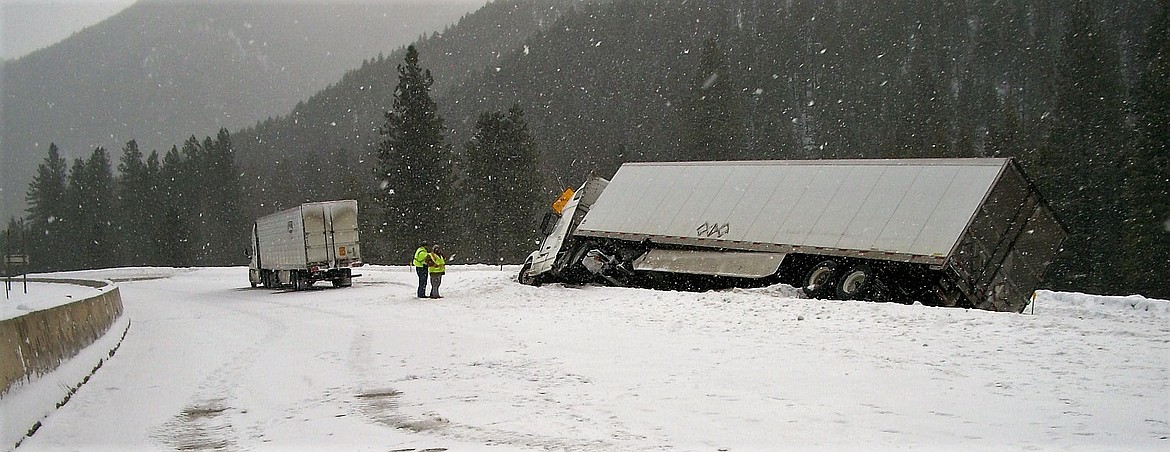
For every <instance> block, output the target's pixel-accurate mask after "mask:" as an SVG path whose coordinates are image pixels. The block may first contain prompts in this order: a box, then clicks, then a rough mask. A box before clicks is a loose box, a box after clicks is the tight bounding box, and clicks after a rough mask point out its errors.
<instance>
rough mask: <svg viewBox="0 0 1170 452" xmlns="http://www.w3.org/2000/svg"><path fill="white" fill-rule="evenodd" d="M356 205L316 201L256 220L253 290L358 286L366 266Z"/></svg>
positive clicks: (251, 269) (251, 272)
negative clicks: (360, 268) (355, 271)
mask: <svg viewBox="0 0 1170 452" xmlns="http://www.w3.org/2000/svg"><path fill="white" fill-rule="evenodd" d="M357 213H358V206H357V201H354V200H343V201H324V202H312V203H306V204H302V205H300V206H297V207H293V208H291V209H288V210H284V211H280V212H277V213H274V214H271V215H268V216H265V217H263V218H260V219H258V220H256V222H255V223H254V224H253V225H252V244H251V250H250V252H249V255H250V256H249V258H250V262H249V266H248V267H249V271H248V279H249V281H250V282H251V284H252V287H256V286H260V285H262V286H264V287H269V288H278V287H291V288H292V289H293V290H303V289H306V288H308V287H310V286H312V285H313V283H314V282H316V281H330V282H331V283H333V285H334V286H337V287H348V286H350V285H352V284H353V277H355V276H359V275H354V274H353V273H352V269H351V268H352V267H357V266H360V265H362V257H361V256H362V254H361V242H360V241H359V240H358V218H357Z"/></svg>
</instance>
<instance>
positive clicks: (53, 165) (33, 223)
mask: <svg viewBox="0 0 1170 452" xmlns="http://www.w3.org/2000/svg"><path fill="white" fill-rule="evenodd" d="M68 174H69V168H68V164H67V163H66V161H65V159H64V158H62V157H61V155H60V151H59V150H58V149H57V145H56V144H49V155H48V156H46V157H45V162H44V163H42V164H40V165H39V166H38V167H37V174H36V176H34V177H33V180H32V183H30V184H29V187H28V193H27V194H26V195H25V200H26V201H27V202H28V210H27V212H28V216H27V217H25V222H26V223H27V225H28V229H29V231H30V234H29V237H28V245H29V250H28V252H29V253H30V254H31V258H30V260H31V261H32V262H31V269H35V270H57V269H60V268H61V267H58V265H59V263H61V262H62V261H63V259H64V258H65V256H66V255H67V254H72V253H71V252H70V249H69V248H67V247H66V246H65V244H64V243H62V240H64V239H65V233H64V229H63V225H64V223H63V220H64V219H65V216H66V214H65V212H66V211H67V209H68V203H67V198H66V197H65V187H66V179H67V177H68Z"/></svg>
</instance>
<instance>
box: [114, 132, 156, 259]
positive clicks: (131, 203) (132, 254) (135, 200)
mask: <svg viewBox="0 0 1170 452" xmlns="http://www.w3.org/2000/svg"><path fill="white" fill-rule="evenodd" d="M118 172H119V174H120V175H121V176H120V177H119V178H118V180H117V194H118V196H117V197H116V200H117V212H118V222H117V224H115V227H114V229H115V237H116V241H117V243H118V250H119V260H118V264H119V265H146V264H147V263H149V262H150V261H151V260H152V259H151V257H150V253H151V252H152V251H153V248H154V247H153V246H152V243H151V240H149V238H148V237H149V235H148V233H147V231H148V229H149V228H150V224H151V205H150V204H151V198H153V197H155V196H157V193H155V192H154V190H152V188H151V187H152V185H153V184H154V181H153V180H152V179H151V174H150V172H149V169H148V167H147V165H146V162H144V161H143V159H142V151H141V150H139V149H138V142H137V141H135V140H130V141H129V142H127V143H126V146H124V147H123V148H122V158H121V161H120V162H119V163H118Z"/></svg>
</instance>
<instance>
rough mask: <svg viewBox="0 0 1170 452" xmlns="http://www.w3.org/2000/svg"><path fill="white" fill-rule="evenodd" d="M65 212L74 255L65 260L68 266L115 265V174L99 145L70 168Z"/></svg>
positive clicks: (88, 267)
mask: <svg viewBox="0 0 1170 452" xmlns="http://www.w3.org/2000/svg"><path fill="white" fill-rule="evenodd" d="M65 192H66V198H67V199H68V200H69V207H68V208H67V209H66V212H65V221H66V227H65V229H66V234H65V235H66V237H67V239H66V240H64V241H63V243H64V244H66V245H67V246H68V247H69V248H68V249H70V250H71V251H72V253H70V256H69V257H71V258H72V259H68V258H67V259H66V260H65V261H63V267H64V268H66V269H76V268H86V269H90V268H103V267H109V266H112V265H114V262H115V258H114V253H115V248H114V246H113V242H114V241H113V238H112V237H113V231H111V229H112V226H113V218H114V217H113V212H112V209H113V197H114V192H113V175H112V174H111V170H110V159H109V157H108V156H107V154H106V150H105V149H104V148H101V147H98V148H96V149H94V150H93V153H92V154H90V157H89V159H76V160H74V162H73V167H72V169H70V171H69V176H68V185H67V187H66V191H65Z"/></svg>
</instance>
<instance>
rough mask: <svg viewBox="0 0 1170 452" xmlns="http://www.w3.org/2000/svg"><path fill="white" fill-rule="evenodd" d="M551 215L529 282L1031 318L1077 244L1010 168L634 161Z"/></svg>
mask: <svg viewBox="0 0 1170 452" xmlns="http://www.w3.org/2000/svg"><path fill="white" fill-rule="evenodd" d="M558 216H559V217H558ZM552 218H555V219H556V222H555V223H554V222H553V221H552ZM552 218H546V221H545V225H543V226H544V227H543V228H542V230H543V232H544V233H545V234H546V237H545V239H544V240H543V242H542V243H541V246H540V248H539V249H538V250H536V251H534V252H533V253H532V254H531V255H530V256H529V258H528V259H527V261H526V262H525V264H524V267H523V268H522V270H521V272H520V275H519V280H520V282H522V283H527V284H539V283H542V282H551V281H562V282H570V283H584V282H590V281H599V282H604V283H608V284H614V285H639V286H648V287H662V286H665V287H672V288H682V289H704V288H714V287H728V286H747V285H759V284H771V283H776V282H786V283H789V284H792V285H794V286H796V287H802V288H803V289H804V291H805V293H807V294H808V295H809V296H811V297H814V298H834V299H867V300H875V301H900V302H914V301H919V302H922V303H924V304H928V305H940V306H962V307H977V308H982V309H989V310H997V311H1017V312H1018V311H1021V310H1023V308H1024V307H1025V306H1027V304H1028V302H1029V299H1030V296H1031V294H1032V292H1033V291H1034V290H1035V289H1036V288H1038V287H1039V286H1040V284H1041V282H1042V280H1043V276H1044V273H1045V270H1046V269H1047V267H1048V265H1049V263H1050V262H1051V260H1052V258H1053V257H1054V256H1055V254H1056V252H1057V251H1058V250H1059V248H1060V244H1061V242H1062V241H1063V240H1064V237H1065V235H1066V234H1065V232H1064V228H1063V227H1062V226H1061V224H1060V223H1059V221H1058V220H1057V219H1056V217H1055V216H1054V215H1053V214H1052V212H1051V211H1050V210H1049V209H1048V207H1047V205H1046V203H1045V202H1044V200H1043V199H1042V198H1041V196H1040V193H1039V192H1038V191H1037V190H1036V188H1035V186H1034V185H1033V184H1032V183H1031V182H1030V181H1029V180H1028V179H1027V177H1026V176H1025V174H1024V173H1023V171H1022V169H1021V168H1020V167H1019V165H1018V164H1016V162H1015V161H1014V160H1012V159H1004V158H987V159H902V160H808V161H752V162H671V163H627V164H625V165H622V167H621V168H620V169H619V170H618V171H617V173H616V174H615V175H614V177H613V179H612V180H610V181H605V180H604V179H600V178H594V179H591V180H589V181H587V182H586V183H585V184H584V185H583V186H582V187H581V189H580V190H578V191H577V192H576V193H574V194H572V197H571V199H569V201H568V202H567V203H563V207H562V208H561V209H560V211H559V212H557V213H556V215H554V216H553V217H552Z"/></svg>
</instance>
